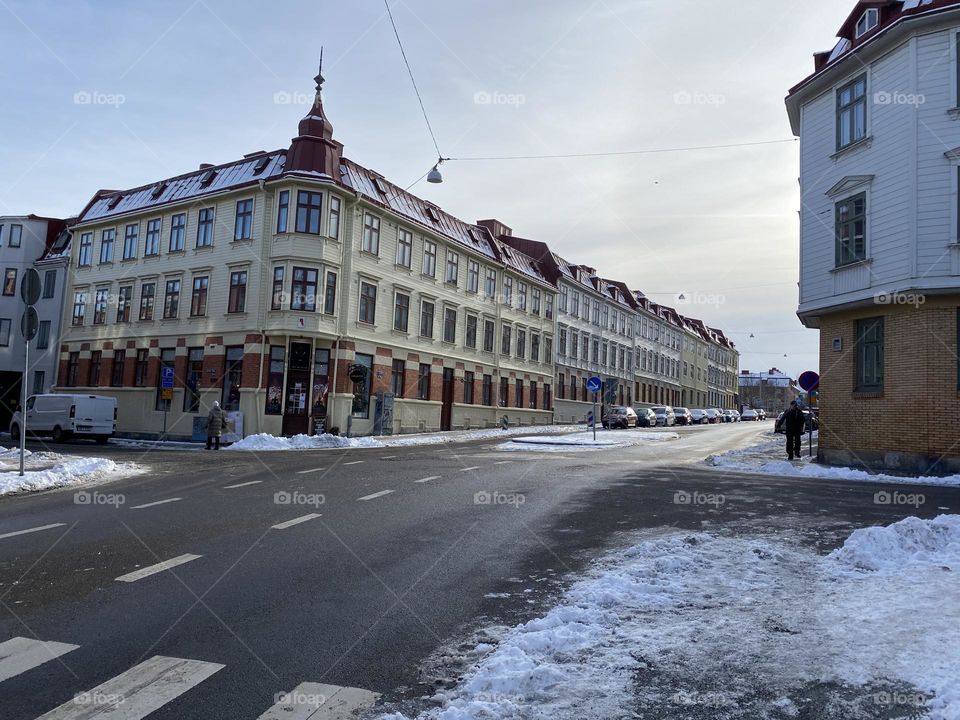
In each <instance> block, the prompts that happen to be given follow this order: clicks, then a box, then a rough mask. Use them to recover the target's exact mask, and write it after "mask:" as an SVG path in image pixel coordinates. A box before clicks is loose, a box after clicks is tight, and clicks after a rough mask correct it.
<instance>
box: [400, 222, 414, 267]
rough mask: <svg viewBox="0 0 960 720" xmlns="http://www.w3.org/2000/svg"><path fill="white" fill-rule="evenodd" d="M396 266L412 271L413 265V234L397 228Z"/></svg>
mask: <svg viewBox="0 0 960 720" xmlns="http://www.w3.org/2000/svg"><path fill="white" fill-rule="evenodd" d="M404 259H406V262H404ZM396 265H397V267H402V268H405V269H407V270H410V269H411V267H412V265H413V233H412V232H410V231H409V230H407V229H406V228H402V227H401V228H397V258H396Z"/></svg>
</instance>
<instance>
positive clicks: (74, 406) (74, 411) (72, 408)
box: [70, 405, 77, 418]
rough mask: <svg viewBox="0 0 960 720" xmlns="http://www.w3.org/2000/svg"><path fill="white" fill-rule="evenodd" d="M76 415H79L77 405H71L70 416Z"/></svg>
mask: <svg viewBox="0 0 960 720" xmlns="http://www.w3.org/2000/svg"><path fill="white" fill-rule="evenodd" d="M76 416H77V406H76V405H71V406H70V417H72V418H75V417H76Z"/></svg>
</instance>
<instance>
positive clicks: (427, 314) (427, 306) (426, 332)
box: [420, 300, 434, 338]
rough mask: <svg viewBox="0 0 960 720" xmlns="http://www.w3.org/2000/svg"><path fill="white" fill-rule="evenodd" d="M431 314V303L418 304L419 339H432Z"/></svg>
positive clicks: (422, 302)
mask: <svg viewBox="0 0 960 720" xmlns="http://www.w3.org/2000/svg"><path fill="white" fill-rule="evenodd" d="M433 312H434V305H433V303H432V302H428V301H426V300H422V301H421V302H420V337H425V338H432V337H433Z"/></svg>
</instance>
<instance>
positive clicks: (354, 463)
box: [342, 460, 363, 465]
mask: <svg viewBox="0 0 960 720" xmlns="http://www.w3.org/2000/svg"><path fill="white" fill-rule="evenodd" d="M362 462H363V460H354V461H353V462H348V463H342V464H343V465H359V464H360V463H362Z"/></svg>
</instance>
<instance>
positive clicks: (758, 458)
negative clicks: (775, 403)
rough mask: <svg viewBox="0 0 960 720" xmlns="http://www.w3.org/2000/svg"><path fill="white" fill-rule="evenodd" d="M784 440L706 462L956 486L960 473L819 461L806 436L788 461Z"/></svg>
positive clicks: (769, 471)
mask: <svg viewBox="0 0 960 720" xmlns="http://www.w3.org/2000/svg"><path fill="white" fill-rule="evenodd" d="M816 437H817V434H816V433H814V440H816ZM785 443H786V440H785V439H784V438H783V436H778V437H777V438H773V439H770V440H764V441H763V442H762V443H760V444H758V445H754V446H752V447H749V448H745V449H743V450H731V451H730V452H726V453H723V454H721V455H711V456H710V457H709V458H707V460H706V462H707V464H708V465H712V466H714V467H717V468H722V469H724V470H731V471H733V472H745V473H760V474H763V475H780V476H782V477H801V478H820V479H824V480H855V481H860V482H880V483H900V484H904V483H909V484H913V485H945V486H956V487H960V475H948V476H946V477H935V476H920V477H903V476H898V475H887V474H883V473H877V474H873V473H869V472H866V471H865V470H856V469H854V468H848V467H838V466H834V465H819V464H817V463H815V462H813V460H814V458H811V457H809V456H808V455H807V440H806V437H804V441H803V456H802V457H801V458H800V460H799V461H794V462H790V461H788V460H784V459H782V458H783V456H784V455H785V454H786V449H785V447H786V445H785Z"/></svg>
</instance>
